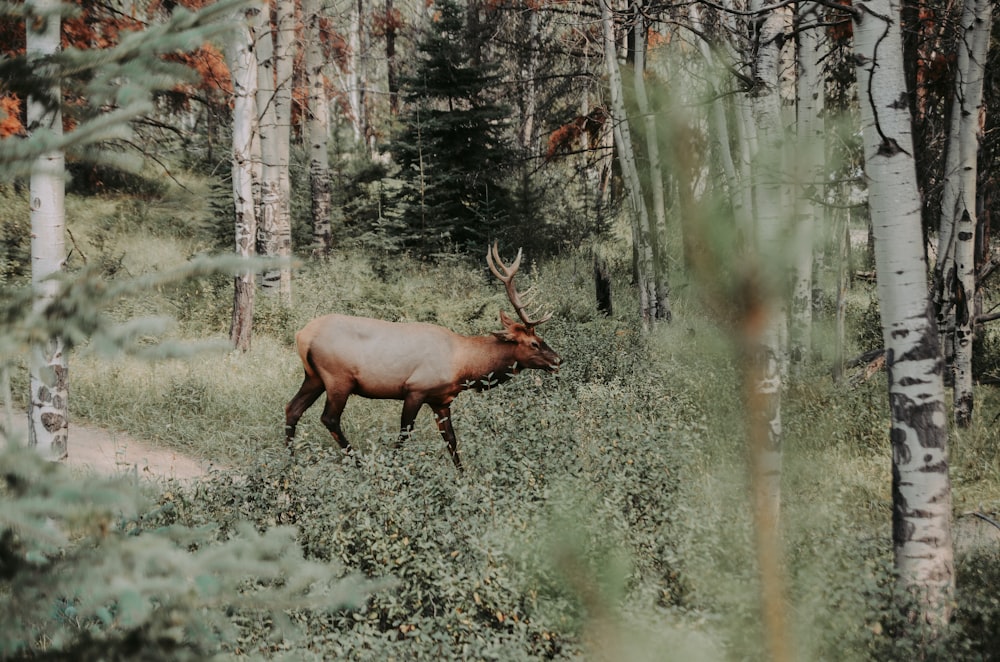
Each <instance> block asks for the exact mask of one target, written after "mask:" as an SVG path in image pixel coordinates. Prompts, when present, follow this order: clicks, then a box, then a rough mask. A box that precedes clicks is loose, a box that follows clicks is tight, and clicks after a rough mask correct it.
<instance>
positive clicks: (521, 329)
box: [486, 242, 561, 372]
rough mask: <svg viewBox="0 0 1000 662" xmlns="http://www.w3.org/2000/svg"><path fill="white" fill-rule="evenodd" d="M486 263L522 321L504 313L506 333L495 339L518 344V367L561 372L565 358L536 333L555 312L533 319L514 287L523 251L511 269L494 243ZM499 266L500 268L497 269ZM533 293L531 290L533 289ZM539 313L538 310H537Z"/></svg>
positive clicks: (515, 351)
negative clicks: (537, 327) (562, 358)
mask: <svg viewBox="0 0 1000 662" xmlns="http://www.w3.org/2000/svg"><path fill="white" fill-rule="evenodd" d="M486 264H488V265H489V267H490V271H492V272H493V275H494V276H496V277H497V278H499V279H500V282H502V283H503V285H504V288H505V289H506V290H507V298H508V299H509V300H510V303H511V305H512V306H514V310H515V311H517V316H518V317H520V318H521V322H520V323H518V322H516V321H515V320H514V319H513V318H511V317H510V316H509V315H508V314H507V313H505V312H504V311H502V310H501V311H500V324H502V325H503V327H504V330H503V331H496V332H494V334H493V335H494V336H496V337H497V338H499V339H500V340H503V341H504V342H509V343H514V344H515V345H516V348H515V350H514V357H515V358H516V360H517V367H518V368H536V369H541V370H548V371H549V372H556V371H558V370H559V363H560V362H561V359H560V358H559V355H558V354H556V353H555V352H554V351H553V350H552V348H551V347H549V346H548V345H547V344H545V341H544V340H542V338H541V337H540V336H539V335H537V334H536V333H535V327H536V326H538V325H539V324H541V323H542V322H545V321H547V320H548V319H549V318H550V317H552V313H547V314H545V315H543V316H542V317H540V318H538V319H531V317H529V315H528V312H527V309H526V306H525V304H524V303H523V302H522V300H521V294H520V293H518V291H517V288H515V287H514V275H515V274H516V273H517V270H518V269H519V268H520V267H521V249H520V248H518V249H517V257H515V258H514V262H513V263H512V264H511V265H510V266H507V265H506V264H504V262H503V260H502V259H500V253H499V251H498V249H497V243H496V242H494V243H493V248H492V249H488V250H487V251H486ZM497 265H499V268H498V267H497ZM529 293H530V290H529ZM536 314H537V311H536Z"/></svg>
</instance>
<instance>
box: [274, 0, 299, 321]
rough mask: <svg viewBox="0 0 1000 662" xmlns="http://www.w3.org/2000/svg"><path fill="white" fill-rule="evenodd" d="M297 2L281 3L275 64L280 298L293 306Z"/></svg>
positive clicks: (277, 231) (275, 46) (290, 0)
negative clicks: (290, 170)
mask: <svg viewBox="0 0 1000 662" xmlns="http://www.w3.org/2000/svg"><path fill="white" fill-rule="evenodd" d="M294 60H295V0H277V32H276V39H275V42H274V61H275V67H274V68H275V75H276V80H275V89H274V115H275V118H274V120H275V136H276V137H275V142H276V143H277V156H278V209H277V214H276V216H275V218H274V231H275V235H276V241H277V256H278V257H280V258H282V259H283V260H284V262H283V263H282V264H281V266H280V267H279V268H278V294H279V296H280V297H281V302H282V303H283V304H284V305H286V306H288V305H291V296H292V269H291V266H290V265H289V264H288V259H289V258H290V257H291V256H292V180H291V174H290V172H289V167H290V165H291V161H292V158H291V149H292V145H291V140H292V75H293V73H294V65H295V62H294Z"/></svg>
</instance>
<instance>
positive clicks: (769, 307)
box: [745, 1, 791, 660]
mask: <svg viewBox="0 0 1000 662" xmlns="http://www.w3.org/2000/svg"><path fill="white" fill-rule="evenodd" d="M751 7H752V8H753V9H755V10H763V8H762V3H761V2H756V1H755V2H752V3H751ZM784 27H785V26H784V19H783V17H782V16H781V14H780V13H779V12H778V11H776V10H770V11H767V12H766V13H765V14H762V19H761V21H760V22H759V23H758V28H759V33H758V42H757V44H756V46H757V48H756V59H755V60H753V71H754V89H753V90H752V91H751V99H750V105H751V111H752V114H753V120H754V121H753V126H754V128H755V129H756V135H757V141H756V150H755V151H754V152H753V153H752V161H751V167H752V181H753V188H754V195H755V202H756V214H755V217H756V218H755V220H756V229H757V231H756V255H757V260H758V265H759V266H758V269H759V271H760V274H761V276H762V278H763V279H764V280H763V283H761V284H759V285H758V286H759V287H762V288H763V294H764V296H765V297H766V299H767V301H766V303H765V304H763V305H764V307H765V315H764V317H763V318H762V319H763V322H764V323H763V324H762V328H761V330H760V331H759V332H758V334H757V336H756V337H754V335H753V329H752V328H748V330H747V335H748V336H749V337H748V340H751V341H752V342H753V343H754V346H752V347H751V351H750V353H749V354H748V355H747V358H746V359H745V360H747V361H749V362H750V364H751V367H752V369H753V371H754V373H753V377H754V379H755V383H754V384H753V385H752V387H753V389H754V391H755V393H754V395H753V398H752V403H753V406H751V407H750V408H749V418H750V424H751V434H750V437H751V444H750V453H751V457H750V463H751V477H752V479H753V491H754V519H755V534H754V535H755V537H756V540H757V542H756V546H757V561H758V564H759V566H760V573H761V585H762V586H761V596H762V607H763V612H764V625H765V634H766V642H767V646H768V650H769V652H770V654H771V658H772V659H774V660H790V659H791V653H790V650H789V641H788V639H789V636H790V630H789V628H788V622H787V614H786V610H785V607H784V576H783V575H784V573H783V568H782V560H781V559H782V549H781V533H780V527H779V521H780V514H781V474H782V448H781V446H782V438H783V433H782V424H781V394H782V390H783V388H784V385H783V382H784V377H785V375H786V374H787V356H788V347H787V326H788V304H787V301H786V299H785V297H786V295H785V288H784V287H783V283H782V280H783V279H784V277H785V270H784V269H783V268H782V261H783V256H784V255H785V251H786V250H787V249H788V241H787V239H786V236H785V228H786V221H787V218H788V214H789V211H788V210H789V209H791V204H790V202H791V196H790V191H789V189H788V185H787V182H788V181H790V178H788V177H787V176H786V174H787V156H786V151H787V142H788V140H787V136H786V134H785V129H784V126H783V122H782V116H781V97H780V89H779V72H780V68H781V67H780V64H781V53H780V51H781V47H780V44H781V43H782V39H781V38H780V37H781V36H782V35H783V33H784ZM784 260H785V261H786V262H787V258H784Z"/></svg>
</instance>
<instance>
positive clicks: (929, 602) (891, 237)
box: [853, 0, 955, 628]
mask: <svg viewBox="0 0 1000 662" xmlns="http://www.w3.org/2000/svg"><path fill="white" fill-rule="evenodd" d="M853 23H854V39H855V44H854V45H855V63H856V72H857V80H858V93H859V104H860V107H861V118H862V133H863V136H862V138H863V143H864V155H865V175H866V178H867V181H868V206H869V209H870V211H871V218H872V227H873V232H874V238H875V268H876V272H877V274H878V298H879V307H880V310H881V315H882V335H883V340H884V342H885V352H886V359H885V365H886V371H887V373H888V382H889V384H888V386H889V388H888V390H889V405H890V418H891V430H890V435H889V436H890V441H891V443H892V468H893V470H892V476H893V478H892V503H893V516H892V520H893V526H892V531H893V548H894V550H895V565H896V569H897V571H898V581H899V583H900V585H901V587H902V588H903V589H905V590H906V591H908V592H911V593H912V594H913V595H914V596H915V597H916V598H917V599H918V601H919V605H920V612H919V613H918V614H914V616H916V617H919V620H921V621H924V622H926V623H929V624H930V625H932V626H933V627H938V628H941V627H944V626H945V625H946V624H947V623H948V618H949V614H950V611H951V602H952V595H953V592H954V579H955V570H954V561H953V553H952V543H951V526H950V517H951V485H950V482H949V478H948V427H947V425H948V420H947V416H946V414H945V403H944V385H943V380H942V362H941V357H940V353H939V351H938V349H939V346H938V338H937V329H936V326H935V325H934V324H933V323H932V321H931V318H930V316H929V306H928V303H929V301H928V292H927V282H926V274H927V264H926V260H925V257H924V249H923V237H922V233H921V227H920V216H921V202H920V193H919V191H918V190H917V179H916V168H915V165H914V158H913V139H912V135H911V120H910V111H909V105H908V103H907V102H906V98H907V95H906V84H905V80H904V72H903V58H902V54H903V51H902V42H901V38H900V2H899V0H868V1H866V2H859V3H856V4H855V5H854V10H853Z"/></svg>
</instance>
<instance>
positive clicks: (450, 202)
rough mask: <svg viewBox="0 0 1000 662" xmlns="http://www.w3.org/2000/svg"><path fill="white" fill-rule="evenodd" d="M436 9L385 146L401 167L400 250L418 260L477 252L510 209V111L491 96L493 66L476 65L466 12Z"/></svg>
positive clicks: (451, 5) (446, 6)
mask: <svg viewBox="0 0 1000 662" xmlns="http://www.w3.org/2000/svg"><path fill="white" fill-rule="evenodd" d="M438 7H439V9H440V16H439V19H438V20H437V22H435V23H434V24H433V28H432V30H430V31H428V32H427V33H426V34H425V36H424V37H423V39H422V40H421V41H420V43H419V44H418V52H419V60H418V63H417V65H416V70H415V72H414V74H413V75H412V76H408V77H404V78H403V79H402V80H401V83H402V85H401V89H402V92H403V94H404V98H405V99H406V100H407V102H408V103H407V106H408V110H407V111H406V112H404V114H403V116H402V117H401V122H402V126H403V128H402V129H401V131H400V133H399V135H398V136H397V137H396V139H395V141H394V142H393V144H392V145H391V146H390V150H391V151H392V153H393V155H394V157H395V159H396V161H397V163H398V164H399V165H400V167H401V168H402V173H401V179H402V181H403V186H402V188H401V190H400V192H399V194H398V195H397V197H396V203H397V210H398V212H399V215H400V225H401V228H400V231H401V232H402V234H403V240H404V245H406V246H407V247H410V248H413V249H415V250H416V251H418V252H419V253H421V254H423V255H432V254H434V253H437V252H440V251H447V250H449V249H451V248H459V249H462V248H467V247H468V248H471V247H482V246H483V245H484V244H486V243H487V242H488V241H489V240H491V239H493V238H497V237H499V236H501V235H502V234H503V230H502V229H503V227H504V225H505V224H506V221H507V219H508V218H509V216H510V215H511V207H512V203H511V196H510V192H509V190H508V188H507V183H506V181H505V176H506V175H507V170H508V168H509V166H510V164H511V163H512V161H513V151H512V148H511V146H510V142H509V139H508V138H507V137H506V132H505V130H504V129H505V123H506V122H505V118H506V117H507V116H508V112H509V111H508V109H507V108H506V107H504V106H502V105H501V104H499V103H498V102H497V101H496V99H495V98H494V96H493V94H494V91H495V90H496V89H497V87H496V86H497V83H498V82H499V78H498V75H497V69H498V68H497V67H496V66H495V65H492V64H489V63H486V62H481V61H479V58H478V54H479V53H480V52H481V51H482V49H481V45H482V43H483V41H482V36H481V35H480V34H475V33H470V30H468V29H467V22H466V20H465V10H464V9H463V8H462V7H461V6H460V5H459V4H458V3H456V2H453V1H452V0H447V1H446V2H442V3H440V4H439V5H438Z"/></svg>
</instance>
